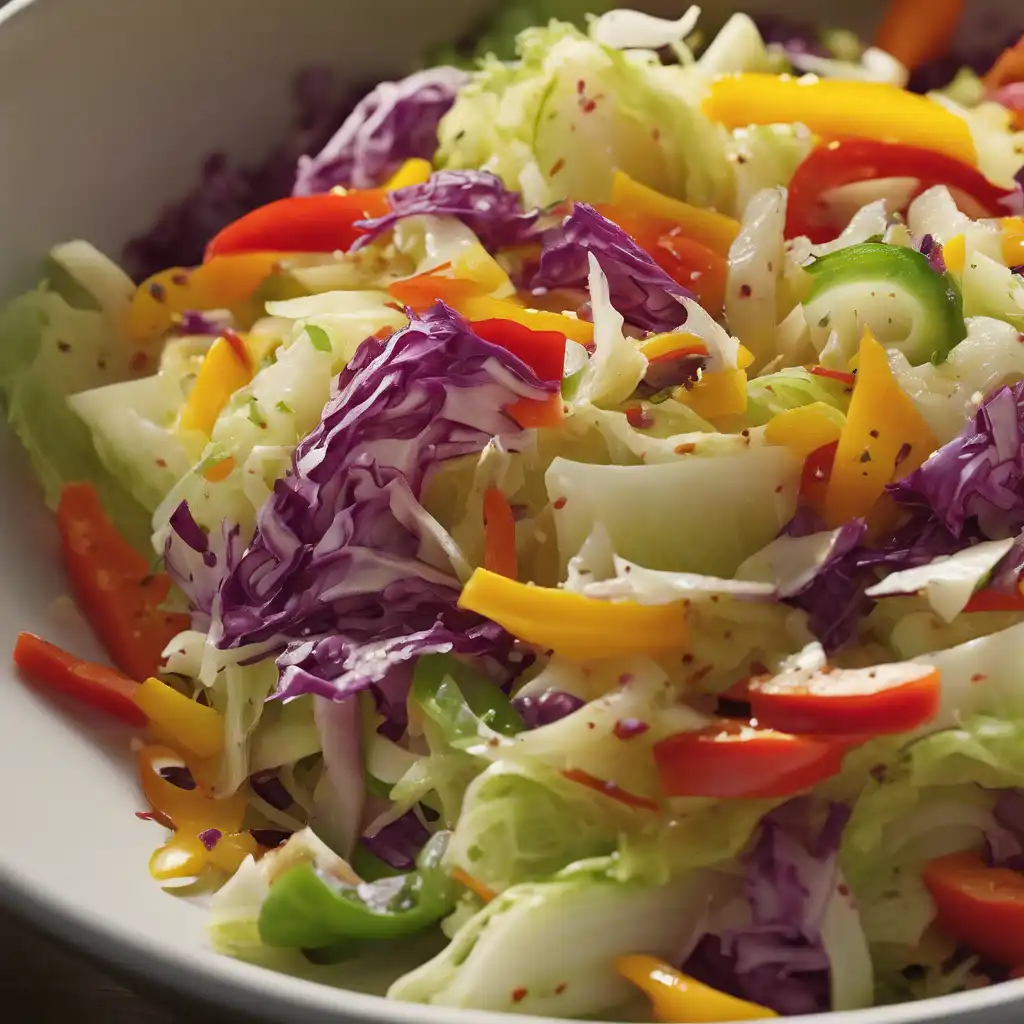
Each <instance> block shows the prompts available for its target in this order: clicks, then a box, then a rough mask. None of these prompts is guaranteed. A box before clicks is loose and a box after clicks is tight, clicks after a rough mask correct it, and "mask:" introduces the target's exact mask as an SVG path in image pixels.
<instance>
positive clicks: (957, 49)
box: [909, 5, 1024, 92]
mask: <svg viewBox="0 0 1024 1024" xmlns="http://www.w3.org/2000/svg"><path fill="white" fill-rule="evenodd" d="M1022 32H1024V18H1022V17H1021V15H1020V14H1019V13H1018V11H1016V10H1014V9H1013V5H1008V6H1007V8H1006V10H1005V11H1002V12H1001V11H997V10H991V9H990V10H989V11H988V12H987V13H986V16H985V17H980V18H979V17H977V16H974V17H971V16H968V17H966V19H965V21H964V24H963V26H962V27H961V30H960V31H958V32H957V34H956V37H955V38H954V40H953V45H952V48H951V49H950V51H949V53H947V54H944V55H943V56H942V57H940V58H939V59H938V60H934V61H931V62H929V63H928V64H925V65H924V66H923V67H920V68H918V69H916V70H915V71H914V72H913V73H912V74H911V76H910V85H909V88H910V89H912V90H913V91H914V92H930V91H931V90H932V89H941V88H942V87H943V86H945V85H947V84H948V83H949V82H951V81H952V80H953V79H954V78H955V77H956V73H957V72H958V71H959V70H960V69H961V68H964V67H966V68H970V69H971V70H972V71H973V72H974V73H975V74H977V75H984V74H985V72H986V71H988V69H989V68H990V67H991V66H992V65H993V63H995V60H996V58H997V57H998V56H999V55H1000V54H1001V53H1002V52H1003V50H1005V49H1006V48H1007V47H1008V46H1012V45H1013V44H1014V43H1015V42H1016V41H1017V40H1018V39H1019V38H1020V35H1021V33H1022Z"/></svg>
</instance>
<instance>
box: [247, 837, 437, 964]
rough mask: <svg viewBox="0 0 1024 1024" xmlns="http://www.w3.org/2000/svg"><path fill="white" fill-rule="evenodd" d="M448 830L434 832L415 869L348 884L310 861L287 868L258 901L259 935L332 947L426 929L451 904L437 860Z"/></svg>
mask: <svg viewBox="0 0 1024 1024" xmlns="http://www.w3.org/2000/svg"><path fill="white" fill-rule="evenodd" d="M449 835H450V833H448V832H438V833H437V834H436V835H434V836H433V837H432V838H431V839H430V841H429V842H428V843H427V845H426V846H425V847H424V848H423V851H422V853H421V854H420V856H419V859H418V860H417V866H416V870H415V871H412V872H410V873H409V874H406V875H398V876H396V877H394V878H381V879H378V880H377V881H374V882H364V883H362V884H360V885H347V884H344V883H341V882H339V881H338V880H336V879H335V878H332V877H330V876H326V875H325V874H324V873H322V872H320V871H318V870H317V868H316V867H315V866H314V865H313V864H310V863H306V864H300V865H299V866H298V867H294V868H292V869H291V870H289V871H287V872H285V874H283V875H282V876H281V877H280V878H279V879H278V880H277V881H276V882H274V884H273V885H272V886H271V887H270V892H269V893H268V895H267V898H266V899H265V900H264V902H263V906H262V908H261V909H260V916H259V933H260V939H261V940H262V941H263V942H264V943H265V944H266V945H268V946H276V947H281V948H291V949H336V948H339V947H344V945H345V944H346V943H348V942H350V941H354V940H369V939H397V938H402V937H403V936H407V935H414V934H416V933H418V932H422V931H425V930H426V929H427V928H429V927H430V926H431V925H433V924H436V923H437V922H438V921H440V920H441V918H443V917H445V916H447V915H448V914H449V913H451V911H452V909H453V908H454V906H455V898H456V886H455V884H454V883H453V882H452V880H451V878H450V877H449V875H448V873H447V871H445V870H444V868H443V867H442V865H441V862H442V859H443V857H444V852H445V850H446V849H447V845H448V838H449Z"/></svg>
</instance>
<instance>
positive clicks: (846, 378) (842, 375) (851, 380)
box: [807, 366, 857, 388]
mask: <svg viewBox="0 0 1024 1024" xmlns="http://www.w3.org/2000/svg"><path fill="white" fill-rule="evenodd" d="M807 372H808V373H810V374H812V375H813V376H815V377H825V378H826V379H827V380H837V381H839V383H840V384H845V385H846V386H847V387H848V388H852V387H853V385H854V384H856V383H857V374H855V373H847V372H846V371H845V370H833V369H832V368H831V367H830V366H812V367H811V368H810V369H809V370H808V371H807Z"/></svg>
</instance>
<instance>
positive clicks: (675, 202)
mask: <svg viewBox="0 0 1024 1024" xmlns="http://www.w3.org/2000/svg"><path fill="white" fill-rule="evenodd" d="M611 201H612V204H613V205H615V206H621V207H623V208H624V209H626V210H628V211H629V212H630V213H639V214H644V215H646V216H648V217H657V218H658V219H660V220H666V221H672V222H673V224H676V225H678V226H679V227H680V228H681V229H682V234H683V235H684V236H685V237H686V238H690V239H693V241H695V242H700V243H701V245H704V246H707V248H709V249H710V250H711V251H712V252H716V253H718V255H719V256H728V255H729V247H730V246H731V245H732V243H733V242H734V241H735V240H736V236H737V235H738V234H739V233H740V224H739V221H736V220H733V219H732V217H727V216H725V214H723V213H717V212H716V211H715V210H706V209H704V208H703V207H700V206H691V205H690V204H689V203H684V202H683V201H682V200H681V199H672V198H671V197H669V196H666V195H662V194H661V193H660V192H656V191H655V190H654V189H653V188H648V187H647V186H646V185H641V184H640V182H638V181H634V180H633V179H632V178H631V177H630V176H629V175H628V174H625V173H623V172H622V171H616V172H615V174H614V176H613V177H612V199H611Z"/></svg>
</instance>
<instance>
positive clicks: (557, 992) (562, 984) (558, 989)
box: [555, 981, 569, 996]
mask: <svg viewBox="0 0 1024 1024" xmlns="http://www.w3.org/2000/svg"><path fill="white" fill-rule="evenodd" d="M568 987H569V984H568V982H565V981H560V982H559V983H558V984H557V985H556V986H555V995H556V996H560V995H561V994H562V993H563V992H564V991H565V990H566V989H567V988H568Z"/></svg>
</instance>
